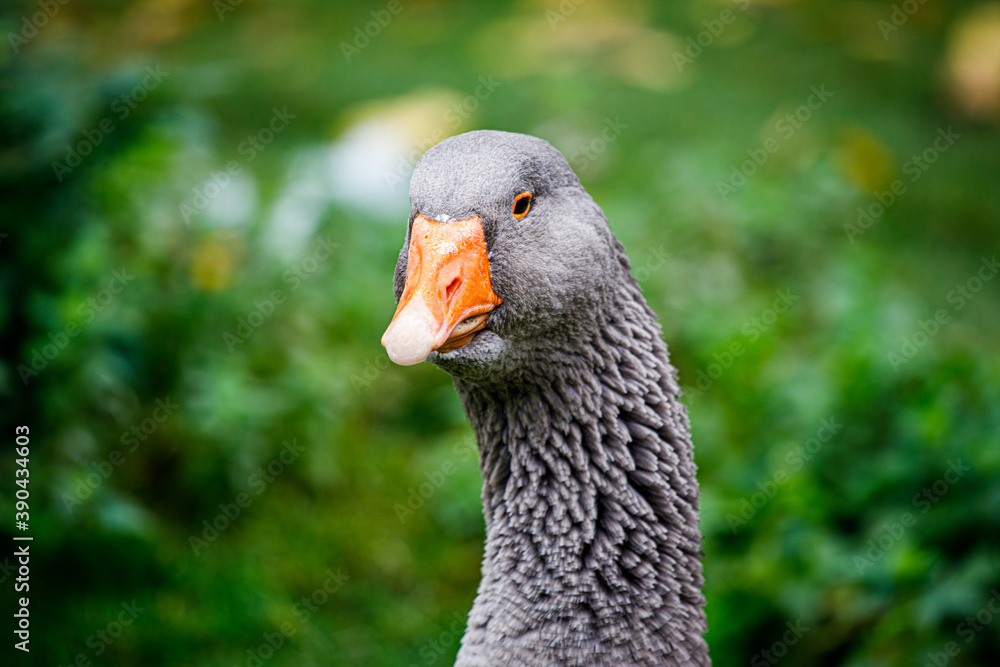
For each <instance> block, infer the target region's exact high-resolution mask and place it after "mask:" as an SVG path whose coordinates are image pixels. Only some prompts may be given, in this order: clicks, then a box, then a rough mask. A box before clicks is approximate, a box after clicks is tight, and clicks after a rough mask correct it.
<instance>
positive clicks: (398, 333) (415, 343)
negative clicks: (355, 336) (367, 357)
mask: <svg viewBox="0 0 1000 667" xmlns="http://www.w3.org/2000/svg"><path fill="white" fill-rule="evenodd" d="M437 328H438V326H437V322H435V320H434V316H433V315H432V314H431V311H430V309H429V308H428V307H427V304H425V303H424V301H423V299H420V298H415V299H413V300H412V301H410V303H408V304H407V305H406V306H405V307H404V308H403V310H401V311H400V312H399V313H397V314H396V317H395V318H394V319H393V320H392V322H390V323H389V328H388V329H386V330H385V333H384V334H383V335H382V345H383V346H385V351H386V352H388V353H389V359H391V360H392V362H393V363H395V364H398V365H400V366H413V365H414V364H419V363H420V362H421V361H424V360H425V359H427V357H428V356H429V355H430V353H431V351H432V350H433V349H434V339H435V334H436V333H437V332H436V329H437Z"/></svg>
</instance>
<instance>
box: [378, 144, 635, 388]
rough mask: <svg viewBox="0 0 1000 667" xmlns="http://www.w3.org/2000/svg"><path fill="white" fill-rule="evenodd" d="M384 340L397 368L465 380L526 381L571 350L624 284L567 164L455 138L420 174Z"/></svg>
mask: <svg viewBox="0 0 1000 667" xmlns="http://www.w3.org/2000/svg"><path fill="white" fill-rule="evenodd" d="M410 203H411V212H410V218H409V224H408V227H407V234H406V240H405V242H404V244H403V249H402V251H401V252H400V254H399V261H398V263H397V265H396V274H395V294H396V299H397V304H398V305H397V309H396V313H395V315H394V316H393V319H392V321H391V323H390V324H389V327H388V328H387V329H386V332H385V334H384V335H383V336H382V344H383V345H384V346H385V348H386V350H387V352H388V354H389V357H390V359H392V361H394V362H395V363H397V364H400V365H412V364H416V363H419V362H421V361H425V360H427V361H430V362H431V363H434V364H435V365H437V366H439V367H441V368H443V369H444V370H446V371H448V372H449V373H451V374H452V375H455V376H456V377H461V378H464V379H468V380H477V379H480V380H481V379H485V378H490V379H492V380H496V379H498V378H500V377H502V376H504V375H508V374H511V373H515V374H516V373H519V372H523V371H524V370H525V369H527V368H528V367H529V366H531V364H532V361H533V356H534V355H536V354H537V353H538V351H539V350H544V349H545V348H546V347H558V346H560V345H563V344H569V343H572V340H571V338H572V337H574V336H578V335H580V331H581V330H582V329H583V328H585V327H586V326H587V323H589V322H593V321H595V318H596V316H597V315H598V314H599V313H600V312H601V311H603V310H605V309H606V308H608V307H609V300H610V299H609V295H610V293H611V292H612V291H613V290H614V287H615V283H616V282H620V281H621V280H622V279H623V275H622V274H623V273H624V274H625V275H627V265H625V266H626V268H624V269H623V263H622V259H621V256H620V250H619V246H618V245H617V241H615V239H614V237H613V236H612V234H611V232H610V230H609V228H608V225H607V221H606V219H605V217H604V214H603V213H602V212H601V209H600V208H599V207H598V206H597V204H595V203H594V201H593V199H591V197H590V195H589V194H587V192H586V190H584V189H583V187H582V186H581V185H580V181H579V179H577V177H576V175H575V174H574V173H573V170H572V169H571V168H570V166H569V164H567V162H566V160H565V159H564V158H563V156H562V155H561V154H560V153H559V152H558V151H557V150H556V149H555V148H553V147H552V146H551V145H549V144H548V143H547V142H545V141H543V140H541V139H538V138H536V137H530V136H527V135H523V134H514V133H509V132H497V131H477V132H469V133H466V134H462V135H458V136H455V137H452V138H450V139H446V140H445V141H443V142H441V143H440V144H438V145H436V146H434V147H433V148H431V149H430V150H429V151H427V153H426V154H425V155H424V156H423V158H421V160H420V162H419V163H418V164H417V166H416V168H415V170H414V172H413V177H412V179H411V182H410Z"/></svg>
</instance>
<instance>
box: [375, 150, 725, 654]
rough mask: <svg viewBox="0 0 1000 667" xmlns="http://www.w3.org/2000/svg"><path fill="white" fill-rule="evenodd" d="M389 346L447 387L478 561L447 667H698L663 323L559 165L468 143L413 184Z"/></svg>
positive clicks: (683, 469) (699, 617) (683, 449)
mask: <svg viewBox="0 0 1000 667" xmlns="http://www.w3.org/2000/svg"><path fill="white" fill-rule="evenodd" d="M410 204H411V213H410V217H409V222H408V224H407V230H406V237H405V241H404V243H403V248H402V250H401V251H400V253H399V260H398V263H397V265H396V272H395V279H394V288H395V296H396V300H397V308H396V312H395V315H394V316H393V318H392V320H391V322H390V323H389V325H388V328H387V329H386V331H385V334H384V335H383V337H382V344H383V345H384V346H385V348H386V351H387V353H388V355H389V358H390V359H391V360H392V361H393V362H395V363H396V364H399V365H404V366H405V365H412V364H416V363H420V362H422V361H429V362H430V363H432V364H434V365H435V366H437V367H439V368H441V369H443V370H444V371H446V372H447V373H448V374H450V375H451V376H452V379H453V382H454V385H455V388H456V390H457V392H458V394H459V396H460V398H461V402H462V405H463V408H464V410H465V413H466V415H467V417H468V419H469V422H470V423H471V426H472V429H473V431H474V433H475V437H476V445H477V448H478V450H479V464H480V471H481V473H482V478H483V487H482V503H483V516H484V519H485V525H486V541H485V547H484V552H483V560H482V578H481V581H480V585H479V588H478V592H477V594H476V598H475V600H474V602H473V605H472V609H471V611H470V612H469V617H468V623H467V627H466V631H465V634H464V636H463V638H462V642H461V645H460V648H459V652H458V657H457V661H456V663H455V664H456V665H458V666H461V667H486V666H490V667H492V666H495V665H531V666H533V667H534V666H541V665H615V666H616V667H622V666H624V665H656V666H658V667H663V666H665V665H696V666H701V665H710V664H711V663H710V659H709V655H708V646H707V644H706V642H705V640H704V637H703V635H704V633H705V632H706V629H707V627H706V621H705V613H704V605H705V599H704V596H703V593H702V586H703V575H702V567H701V556H702V550H701V534H700V532H699V528H698V498H699V489H698V483H697V480H696V478H695V472H696V469H695V463H694V454H693V449H692V444H691V438H690V427H689V422H688V417H687V413H686V410H685V407H684V405H683V404H682V403H681V402H680V400H679V397H680V394H681V391H680V385H679V384H678V380H677V372H676V370H675V369H674V368H673V367H672V366H671V364H670V362H669V360H668V355H667V348H666V345H665V343H664V342H663V340H662V338H661V330H660V326H659V324H658V322H657V319H656V315H655V314H654V313H653V311H652V310H651V309H650V307H649V306H648V305H647V303H646V301H645V299H644V298H643V296H642V292H641V289H640V287H639V285H638V283H637V282H636V280H635V278H634V277H633V276H632V274H631V273H630V265H629V260H628V258H627V257H626V255H625V251H624V248H623V246H622V244H621V243H620V242H619V241H618V240H617V238H616V237H615V236H614V235H613V234H612V232H611V229H610V227H609V225H608V221H607V218H605V216H604V213H603V211H602V210H601V208H600V207H599V206H598V205H597V204H596V203H595V202H594V200H593V199H592V198H591V197H590V195H589V194H588V193H587V191H586V190H585V189H584V188H583V186H582V185H581V184H580V180H579V179H578V178H577V176H576V174H575V173H574V172H573V170H572V169H571V168H570V166H569V164H568V163H567V162H566V160H565V159H564V158H563V156H562V155H561V154H560V153H559V151H557V150H556V149H555V148H553V147H552V146H551V145H550V144H549V143H547V142H546V141H544V140H542V139H539V138H536V137H532V136H529V135H524V134H515V133H509V132H500V131H494V130H480V131H475V132H468V133H465V134H460V135H457V136H454V137H451V138H449V139H446V140H444V141H442V142H441V143H439V144H437V145H436V146H434V147H432V148H430V149H429V150H428V151H427V152H426V153H425V154H424V155H423V157H422V158H421V159H420V161H419V162H418V163H417V165H416V167H415V168H414V171H413V175H412V177H411V180H410Z"/></svg>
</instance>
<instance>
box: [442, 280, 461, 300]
mask: <svg viewBox="0 0 1000 667" xmlns="http://www.w3.org/2000/svg"><path fill="white" fill-rule="evenodd" d="M461 284H462V277H461V276H455V279H454V280H452V281H451V282H450V283H449V284H448V287H446V288H445V290H444V299H445V303H448V302H450V301H451V297H452V295H453V294H454V293H455V292H456V291H457V290H458V288H459V286H461Z"/></svg>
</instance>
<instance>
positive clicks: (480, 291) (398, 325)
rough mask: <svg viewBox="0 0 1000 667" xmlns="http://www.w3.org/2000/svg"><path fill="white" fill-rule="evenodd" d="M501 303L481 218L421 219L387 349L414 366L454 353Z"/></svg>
mask: <svg viewBox="0 0 1000 667" xmlns="http://www.w3.org/2000/svg"><path fill="white" fill-rule="evenodd" d="M500 303H501V301H500V297H498V296H497V295H496V294H495V293H494V292H493V287H492V283H491V280H490V260H489V257H488V255H487V252H486V239H485V238H484V237H483V226H482V225H481V224H480V220H479V216H477V215H476V216H472V217H471V218H465V219H464V220H456V221H454V222H436V221H434V220H431V219H429V218H425V217H424V216H423V215H417V217H416V218H414V219H413V227H412V229H411V230H410V250H409V254H408V255H407V262H406V286H405V287H404V288H403V295H402V297H400V299H399V306H397V307H396V314H395V315H393V317H392V322H390V323H389V327H388V328H387V329H386V330H385V333H384V334H382V345H384V346H385V349H386V351H387V352H388V353H389V358H390V359H392V360H393V361H394V362H395V363H397V364H399V365H400V366H412V365H413V364H417V363H420V362H421V361H423V360H424V359H426V358H427V355H429V354H430V353H431V352H432V351H433V350H438V351H440V352H450V351H452V350H454V349H456V348H459V347H462V346H463V345H465V344H466V343H468V342H469V341H470V340H472V337H473V336H474V335H475V333H476V332H477V331H479V330H480V329H482V328H483V327H485V326H486V315H487V314H488V313H489V312H490V311H491V310H493V309H494V308H496V307H497V306H498V305H500Z"/></svg>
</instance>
